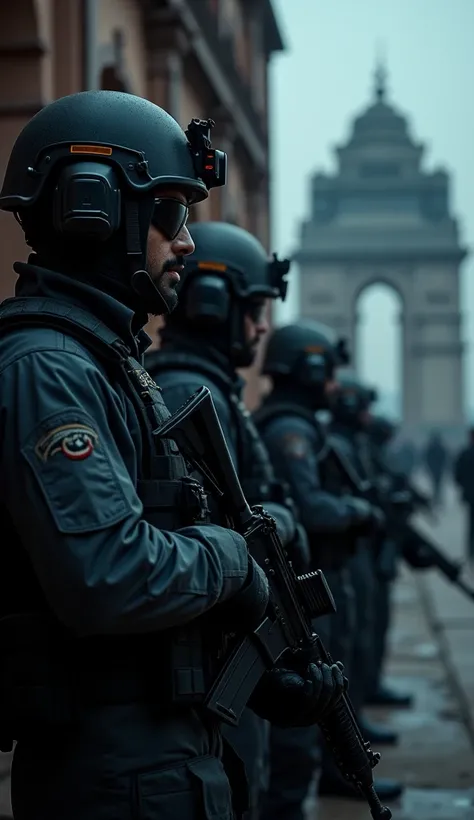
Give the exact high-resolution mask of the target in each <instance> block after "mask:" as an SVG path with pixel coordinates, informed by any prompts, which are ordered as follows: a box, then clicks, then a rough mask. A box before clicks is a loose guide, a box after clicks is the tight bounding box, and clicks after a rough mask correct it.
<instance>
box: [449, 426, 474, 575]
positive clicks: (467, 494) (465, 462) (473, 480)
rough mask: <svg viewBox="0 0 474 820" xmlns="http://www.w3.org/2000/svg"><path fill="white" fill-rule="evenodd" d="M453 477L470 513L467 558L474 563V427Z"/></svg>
mask: <svg viewBox="0 0 474 820" xmlns="http://www.w3.org/2000/svg"><path fill="white" fill-rule="evenodd" d="M453 477H454V481H455V482H456V484H457V486H458V487H459V489H460V491H461V493H462V500H463V501H464V503H465V505H466V512H467V515H468V527H467V550H466V553H467V560H468V561H469V562H470V563H474V427H471V429H470V430H469V441H468V444H467V446H466V447H465V448H464V449H463V450H461V452H460V453H459V455H458V457H457V458H456V460H455V462H454V469H453Z"/></svg>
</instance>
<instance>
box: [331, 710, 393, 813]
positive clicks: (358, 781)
mask: <svg viewBox="0 0 474 820" xmlns="http://www.w3.org/2000/svg"><path fill="white" fill-rule="evenodd" d="M319 727H320V729H321V731H322V733H323V735H324V737H325V740H326V742H327V744H328V746H329V747H330V749H331V751H332V753H333V755H334V759H335V761H336V763H337V765H338V767H339V768H340V770H341V772H342V774H343V775H344V777H345V778H346V779H347V780H350V781H352V783H353V784H354V786H356V788H358V789H359V791H360V792H361V793H362V794H363V795H364V797H365V799H366V800H367V803H368V804H369V808H370V813H371V815H372V817H373V818H374V820H390V818H391V816H392V813H391V811H390V809H388V808H387V807H386V806H382V804H381V802H380V800H379V798H378V796H377V793H376V791H375V788H374V780H373V777H372V768H373V767H374V766H376V765H377V763H378V762H379V760H380V755H379V754H378V753H375V752H372V751H371V749H370V745H369V743H368V742H365V741H364V740H363V738H362V736H361V734H360V730H359V728H358V726H357V724H356V723H355V721H354V718H353V715H352V709H351V707H350V705H349V703H348V701H347V698H346V696H345V695H343V697H342V698H341V700H340V701H339V702H338V703H337V704H336V706H335V707H334V709H333V710H332V711H331V712H330V714H329V715H328V716H327V717H325V718H324V720H323V721H321V722H320V723H319Z"/></svg>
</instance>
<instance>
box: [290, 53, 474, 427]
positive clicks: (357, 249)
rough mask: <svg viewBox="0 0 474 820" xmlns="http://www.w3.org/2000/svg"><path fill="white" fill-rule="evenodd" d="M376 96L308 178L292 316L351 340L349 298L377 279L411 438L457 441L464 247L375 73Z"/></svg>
mask: <svg viewBox="0 0 474 820" xmlns="http://www.w3.org/2000/svg"><path fill="white" fill-rule="evenodd" d="M374 96H375V99H374V101H373V102H372V104H371V105H369V106H368V108H367V109H366V110H365V111H364V112H363V113H362V114H361V115H360V116H358V117H357V118H356V119H355V120H354V122H353V126H352V133H351V135H350V138H349V140H348V141H347V142H346V143H345V144H343V145H342V146H340V147H338V148H337V149H336V154H337V163H338V168H337V171H336V173H335V174H332V175H329V174H324V173H317V174H315V175H314V176H313V178H312V180H311V213H310V214H309V217H308V219H307V220H306V221H305V222H304V223H303V226H302V232H301V243H300V247H299V249H298V251H297V253H296V254H295V260H296V261H297V262H298V263H299V265H300V272H301V276H300V309H301V314H302V315H303V316H307V317H314V318H316V319H320V320H321V321H324V322H326V323H327V324H329V325H332V326H333V327H334V328H335V329H336V330H338V331H339V332H340V333H342V334H344V335H346V336H348V337H349V339H350V341H351V342H354V322H355V301H356V298H357V294H358V293H359V292H361V291H362V290H363V289H364V288H366V287H368V286H369V285H370V284H371V283H373V282H385V283H386V284H388V285H389V286H391V287H393V288H394V289H395V290H396V291H397V292H398V293H399V294H400V296H401V298H402V300H403V304H404V314H403V325H402V330H403V364H404V376H403V387H404V408H403V410H404V412H403V426H404V428H405V432H407V433H408V434H409V435H410V436H412V437H414V438H418V439H423V438H424V437H425V436H426V434H427V433H429V432H430V431H432V430H434V429H436V430H438V431H440V432H443V433H444V435H445V436H447V437H449V438H450V439H451V440H452V442H453V443H454V442H456V441H459V439H460V437H461V436H463V435H464V431H463V427H464V424H465V418H464V405H463V402H464V396H463V384H462V352H463V345H462V341H461V314H460V301H459V267H460V263H461V262H462V260H463V258H464V257H465V255H466V251H465V250H464V248H463V247H462V245H461V244H460V242H459V236H458V227H457V223H456V220H455V219H454V218H453V217H452V215H451V212H450V202H449V178H448V175H447V173H446V172H445V171H443V170H439V169H437V170H435V171H433V172H429V171H426V170H425V168H424V167H423V165H422V159H423V145H421V144H419V143H416V142H415V141H414V140H413V138H412V137H411V135H410V133H409V129H408V124H407V121H406V119H405V118H404V117H403V116H402V115H401V114H400V113H398V112H397V111H396V109H395V108H393V107H392V106H391V105H389V104H387V102H386V99H385V98H386V87H385V75H384V72H383V71H382V70H381V69H379V71H378V72H377V74H376V83H375V95H374Z"/></svg>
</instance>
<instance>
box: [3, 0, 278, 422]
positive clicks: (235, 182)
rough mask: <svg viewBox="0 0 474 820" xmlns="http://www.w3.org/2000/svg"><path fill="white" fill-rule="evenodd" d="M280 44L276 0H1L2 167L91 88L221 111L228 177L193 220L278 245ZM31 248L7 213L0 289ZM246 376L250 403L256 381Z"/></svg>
mask: <svg viewBox="0 0 474 820" xmlns="http://www.w3.org/2000/svg"><path fill="white" fill-rule="evenodd" d="M282 48H283V44H282V39H281V35H280V32H279V29H278V26H277V23H276V20H275V17H274V14H273V10H272V6H271V0H15V1H14V2H11V3H10V2H8V3H7V2H5V3H1V4H0V123H1V125H0V175H1V176H3V171H4V168H5V165H6V162H7V159H8V155H9V153H10V150H11V147H12V144H13V142H14V140H15V138H16V136H17V134H18V132H19V131H20V130H21V128H22V127H23V125H24V124H25V123H26V122H27V120H28V119H29V118H30V117H32V116H33V115H34V114H35V113H36V112H37V111H38V110H39V109H40V108H41V107H42V106H44V105H45V104H46V103H48V102H50V101H51V100H53V99H55V98H57V97H61V96H64V95H65V94H70V93H74V92H76V91H81V90H84V89H91V88H106V89H115V90H122V91H127V92H130V93H133V94H138V95H140V96H144V97H147V98H148V99H150V100H152V101H153V102H155V103H157V104H158V105H161V106H163V107H164V108H166V109H167V110H168V111H169V112H170V113H171V114H172V115H173V116H174V117H175V118H176V119H177V120H178V122H180V124H181V125H182V126H184V127H186V126H187V124H188V123H189V121H190V119H191V118H192V117H206V118H207V117H212V118H213V119H214V120H215V121H216V127H215V129H214V131H213V138H214V140H215V145H216V146H218V147H219V148H222V149H224V150H226V151H227V152H228V154H229V180H228V185H227V186H226V187H225V188H223V189H222V190H219V189H218V190H215V191H213V192H211V195H210V197H209V200H208V201H207V202H205V203H203V204H202V205H200V206H199V208H196V209H195V210H194V213H193V214H192V218H193V219H199V220H203V219H204V220H205V219H218V220H220V219H222V220H227V221H233V222H235V223H237V224H239V225H241V226H242V227H244V228H247V229H249V230H251V231H252V232H253V233H255V234H256V235H257V236H258V237H259V239H260V240H261V241H262V242H263V244H264V245H265V246H266V247H269V159H268V151H269V144H268V137H269V133H268V132H269V128H268V65H269V60H270V58H271V55H272V54H273V53H274V52H275V51H279V50H281V49H282ZM26 255H27V248H26V246H25V244H24V242H23V235H22V233H21V230H20V229H19V227H18V226H17V225H16V223H14V221H13V219H12V217H11V216H10V215H5V214H3V213H1V212H0V263H1V267H0V271H1V273H0V298H5V297H7V296H9V295H11V294H12V291H13V287H14V274H13V273H12V270H11V269H12V263H13V261H14V260H16V259H25V258H26ZM150 329H152V328H150ZM153 330H154V328H153ZM247 375H249V390H248V393H247V399H248V403H249V404H250V405H251V406H252V405H254V404H255V402H256V401H257V396H258V386H257V380H256V378H255V374H254V373H250V374H247Z"/></svg>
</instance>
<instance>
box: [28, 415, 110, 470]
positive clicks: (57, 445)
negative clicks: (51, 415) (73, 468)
mask: <svg viewBox="0 0 474 820" xmlns="http://www.w3.org/2000/svg"><path fill="white" fill-rule="evenodd" d="M98 441H99V436H98V434H97V433H96V431H95V430H93V429H92V427H90V426H89V425H87V424H81V423H77V424H62V425H60V426H59V427H54V428H53V429H52V430H49V431H48V432H47V433H45V434H44V435H43V436H42V437H41V438H40V439H39V441H38V442H37V444H36V446H35V453H36V455H37V456H38V458H39V459H40V460H41V461H43V462H46V461H48V460H49V459H50V458H52V457H53V456H55V455H57V454H58V453H59V454H61V455H63V456H65V457H66V458H69V459H70V460H71V461H83V460H84V459H85V458H88V457H89V456H90V455H91V454H92V452H93V451H94V448H95V447H96V445H97V443H98Z"/></svg>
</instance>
